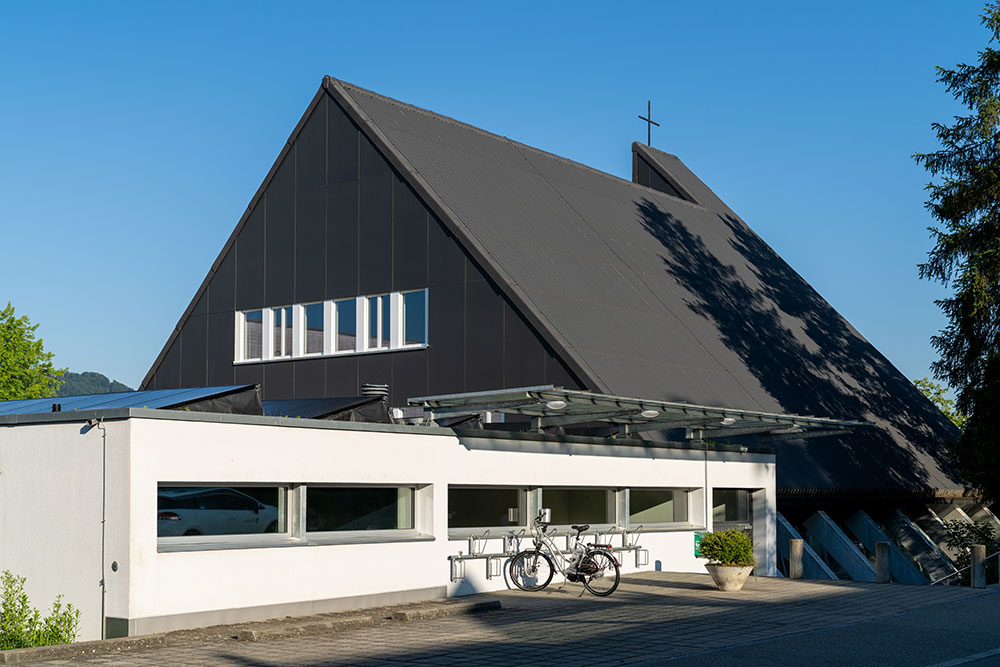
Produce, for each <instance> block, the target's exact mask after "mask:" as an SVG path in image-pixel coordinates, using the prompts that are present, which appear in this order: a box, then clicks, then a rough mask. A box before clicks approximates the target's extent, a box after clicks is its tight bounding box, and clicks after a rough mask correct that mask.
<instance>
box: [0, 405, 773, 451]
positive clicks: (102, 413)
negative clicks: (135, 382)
mask: <svg viewBox="0 0 1000 667" xmlns="http://www.w3.org/2000/svg"><path fill="white" fill-rule="evenodd" d="M89 419H99V420H103V421H122V420H127V419H152V420H164V421H180V422H202V423H215V424H243V425H248V426H277V427H281V428H306V429H321V430H322V429H325V430H333V431H367V432H372V433H399V434H406V435H436V436H451V437H457V438H462V439H489V440H526V441H534V442H554V443H576V444H585V445H616V446H620V447H634V448H636V449H645V450H655V449H677V450H687V451H699V452H700V451H705V449H706V445H705V443H699V444H692V443H687V442H654V441H648V440H638V439H633V438H595V437H588V436H581V435H562V434H555V433H534V432H526V431H500V430H482V429H463V428H455V429H452V428H445V427H442V426H415V425H410V424H374V423H370V422H343V421H334V420H329V419H300V418H293V417H268V416H261V415H235V414H226V413H218V412H187V411H184V410H167V409H153V408H112V409H108V410H73V411H70V412H51V413H38V414H21V415H2V416H0V427H5V426H8V427H9V426H27V425H36V426H37V425H45V424H63V423H72V422H85V421H87V420H89ZM707 450H708V451H710V452H733V453H745V454H765V455H774V450H773V449H772V448H770V447H746V446H742V447H741V446H739V445H727V444H721V443H716V444H711V443H709V444H708V445H707Z"/></svg>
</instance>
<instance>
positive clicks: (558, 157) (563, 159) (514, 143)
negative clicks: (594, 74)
mask: <svg viewBox="0 0 1000 667" xmlns="http://www.w3.org/2000/svg"><path fill="white" fill-rule="evenodd" d="M330 79H332V80H333V81H336V82H337V83H338V84H340V85H341V86H344V87H345V88H348V89H350V90H351V92H358V93H362V94H364V95H369V96H371V97H374V98H377V99H379V100H383V101H385V102H387V103H389V104H392V105H394V106H397V107H401V108H404V109H408V110H410V111H414V112H416V113H420V114H423V115H425V116H430V117H432V118H436V119H438V120H441V121H444V122H446V123H450V124H452V125H456V126H458V127H461V128H465V129H468V130H472V131H473V132H476V133H478V134H480V135H482V136H485V137H489V138H491V139H496V140H498V141H504V142H507V143H509V144H511V145H512V146H513V147H514V148H517V149H524V150H527V151H531V152H533V153H537V154H539V155H543V156H545V157H548V158H553V159H555V160H557V161H558V162H562V163H564V164H570V165H573V166H574V167H580V168H583V169H586V170H587V171H590V172H592V173H594V174H596V175H598V176H602V177H604V178H608V179H611V180H613V181H616V182H620V183H625V184H627V185H631V186H632V187H634V188H638V189H641V190H642V191H644V192H652V193H656V194H657V195H659V196H665V197H670V200H671V201H680V202H683V203H685V204H687V205H689V206H696V207H698V208H704V206H702V205H701V204H697V203H695V202H690V201H687V200H685V199H680V198H678V197H673V196H671V195H668V194H667V193H665V192H661V191H659V190H657V189H655V188H651V187H648V186H646V185H641V184H639V183H636V182H635V181H633V180H632V179H629V178H623V177H621V176H616V175H615V174H612V173H610V172H607V171H602V170H600V169H598V168H597V167H592V166H590V165H589V164H584V163H583V162H577V161H576V160H570V159H569V158H567V157H564V156H562V155H558V154H557V153H551V152H549V151H546V150H543V149H541V148H538V147H537V146H532V145H530V144H526V143H524V142H522V141H517V140H516V139H511V138H510V137H508V136H505V135H502V134H496V133H495V132H490V131H489V130H484V129H483V128H481V127H477V126H475V125H472V124H470V123H466V122H464V121H461V120H458V119H456V118H452V117H451V116H446V115H444V114H441V113H438V112H436V111H431V110H430V109H425V108H423V107H418V106H417V105H415V104H410V103H408V102H403V101H401V100H397V99H396V98H394V97H389V96H388V95H383V94H381V93H377V92H375V91H374V90H369V89H368V88H364V87H362V86H359V85H357V84H354V83H351V82H350V81H344V80H343V79H337V78H335V77H330ZM633 143H635V142H633ZM653 150H657V152H659V153H663V154H664V155H669V156H671V157H673V158H676V159H677V160H678V161H679V162H681V164H683V161H682V160H681V159H680V158H679V157H677V156H676V155H674V154H673V153H667V152H666V151H660V150H658V149H653Z"/></svg>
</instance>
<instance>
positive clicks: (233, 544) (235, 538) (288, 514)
mask: <svg viewBox="0 0 1000 667" xmlns="http://www.w3.org/2000/svg"><path fill="white" fill-rule="evenodd" d="M164 488H190V489H196V488H204V489H235V490H236V491H239V490H240V489H254V488H256V489H261V488H267V489H271V488H277V489H279V496H280V493H281V491H280V490H281V489H284V497H285V500H284V520H285V521H284V523H285V530H283V531H281V532H275V533H235V534H225V535H204V534H202V535H163V536H161V535H160V534H159V528H157V530H156V548H157V551H190V550H196V549H226V548H251V547H266V546H278V545H281V544H288V543H290V542H291V541H292V540H293V532H292V531H293V525H292V524H293V521H292V517H293V516H294V514H295V511H294V510H295V508H294V503H295V500H294V496H293V491H294V485H292V484H288V483H285V482H225V481H220V482H175V481H160V482H157V483H156V486H155V487H154V492H155V495H156V498H157V501H156V515H157V516H156V517H155V519H154V520H155V521H157V522H159V521H160V518H159V513H160V508H159V496H160V490H161V489H164ZM258 502H259V501H258ZM280 505H281V501H280V499H279V507H278V511H279V512H280V511H281V506H280ZM165 511H169V510H165ZM280 518H281V517H280V515H279V521H280ZM279 525H280V523H279Z"/></svg>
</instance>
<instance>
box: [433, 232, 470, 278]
mask: <svg viewBox="0 0 1000 667" xmlns="http://www.w3.org/2000/svg"><path fill="white" fill-rule="evenodd" d="M427 238H428V247H427V265H428V267H427V284H428V285H452V284H455V283H461V282H464V281H465V252H464V251H463V250H462V247H461V246H460V245H458V241H456V240H455V237H454V236H452V235H451V234H450V233H449V232H448V231H447V230H446V229H445V228H444V225H443V224H441V221H439V220H438V219H437V218H435V217H433V216H431V217H430V220H429V221H428V229H427Z"/></svg>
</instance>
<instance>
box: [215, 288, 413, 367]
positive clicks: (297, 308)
mask: <svg viewBox="0 0 1000 667" xmlns="http://www.w3.org/2000/svg"><path fill="white" fill-rule="evenodd" d="M418 292H423V294H424V298H423V303H424V314H423V324H424V331H423V339H424V342H423V343H410V344H406V343H405V340H406V339H405V326H406V325H405V321H404V315H405V309H404V298H405V296H406V295H408V294H414V293H418ZM350 302H353V303H354V336H355V340H354V348H353V349H346V350H341V349H339V343H340V318H341V312H340V309H339V308H338V306H340V305H341V304H344V307H345V308H346V309H350V306H349V305H347V304H349V303H350ZM319 304H322V306H323V344H322V352H306V336H307V329H306V307H308V306H315V305H319ZM373 305H374V308H375V312H374V314H373V313H372V312H371V311H372V306H373ZM285 309H291V323H290V324H286V323H285V322H284V321H282V323H281V324H280V325H278V324H276V319H277V317H278V313H286V312H288V311H286V310H285ZM256 312H260V313H261V356H260V357H259V358H256V357H255V358H248V357H247V354H246V353H247V350H246V348H245V343H246V341H245V338H246V332H247V320H246V316H247V314H249V313H256ZM281 318H282V320H284V317H283V315H282V316H281ZM373 318H374V319H373ZM373 324H374V326H375V327H376V333H377V336H376V344H375V346H374V347H373V346H371V343H370V340H369V338H370V334H371V327H372V325H373ZM289 326H290V327H291V336H290V337H291V350H286V349H284V343H285V342H286V340H287V338H286V336H287V333H286V332H287V329H288V327H289ZM235 329H236V331H235V341H234V344H235V348H236V349H235V355H234V357H233V358H234V361H233V363H234V364H245V363H267V362H274V361H292V360H295V359H303V358H308V359H315V358H319V357H334V356H343V355H356V354H382V353H386V352H396V351H400V350H419V349H423V348H427V347H430V288H426V287H425V288H423V289H419V290H407V291H405V292H383V293H380V294H370V295H359V296H355V297H345V298H339V299H326V300H324V301H309V302H305V303H297V304H291V305H282V306H261V307H260V308H249V309H246V310H239V311H236V326H235ZM386 335H388V338H386ZM276 336H279V337H280V340H276V339H275V337H276ZM276 344H280V345H281V346H282V352H283V353H284V354H283V355H281V356H279V355H278V354H276V353H275V345H276Z"/></svg>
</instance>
